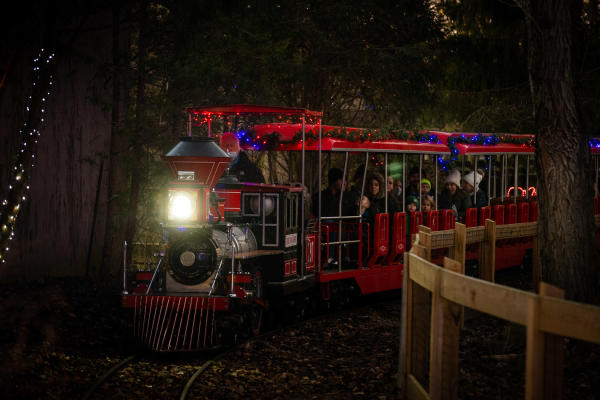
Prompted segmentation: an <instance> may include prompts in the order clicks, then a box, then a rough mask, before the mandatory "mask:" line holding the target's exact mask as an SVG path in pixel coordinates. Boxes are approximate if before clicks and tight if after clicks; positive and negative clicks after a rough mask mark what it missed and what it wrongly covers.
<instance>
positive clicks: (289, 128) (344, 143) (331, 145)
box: [254, 123, 449, 154]
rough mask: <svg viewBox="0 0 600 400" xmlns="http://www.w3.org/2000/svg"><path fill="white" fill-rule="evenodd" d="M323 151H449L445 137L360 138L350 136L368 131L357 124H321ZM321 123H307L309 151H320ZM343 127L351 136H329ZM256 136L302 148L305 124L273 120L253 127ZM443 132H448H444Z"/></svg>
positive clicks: (290, 148)
mask: <svg viewBox="0 0 600 400" xmlns="http://www.w3.org/2000/svg"><path fill="white" fill-rule="evenodd" d="M321 128H322V132H323V135H322V138H321V150H322V151H379V152H407V153H410V152H414V153H435V154H440V153H449V150H448V147H447V146H446V144H445V140H444V139H443V138H442V137H440V138H439V139H440V143H429V142H417V141H411V140H400V139H387V140H372V141H371V140H365V141H360V140H356V139H354V138H352V139H350V137H354V136H357V135H358V133H359V132H360V131H363V132H368V130H367V129H364V128H355V127H343V128H342V127H339V126H331V125H321ZM318 129H319V126H318V125H309V124H307V125H305V131H306V132H307V133H308V134H307V136H306V142H305V147H304V149H305V150H306V151H318V150H319V140H318V139H315V138H314V136H313V135H314V134H317V133H318ZM340 129H343V130H344V132H345V134H346V135H348V137H349V139H344V138H342V137H337V136H336V137H333V136H327V133H328V132H332V131H334V130H340ZM254 130H255V134H256V138H257V139H260V138H261V137H264V136H265V135H270V134H273V133H278V134H279V135H280V136H279V142H280V144H279V147H278V148H277V150H279V151H300V150H302V141H300V140H297V139H298V137H297V135H299V134H301V132H302V124H284V123H273V124H264V125H255V126H254ZM311 132H312V133H311ZM442 135H449V134H447V133H442Z"/></svg>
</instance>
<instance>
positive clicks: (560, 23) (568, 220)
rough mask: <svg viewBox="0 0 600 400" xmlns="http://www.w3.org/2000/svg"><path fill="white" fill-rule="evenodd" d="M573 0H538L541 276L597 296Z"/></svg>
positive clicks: (535, 62) (584, 296) (534, 64)
mask: <svg viewBox="0 0 600 400" xmlns="http://www.w3.org/2000/svg"><path fill="white" fill-rule="evenodd" d="M573 9H576V7H574V8H570V4H569V2H565V1H563V0H532V1H531V8H530V10H531V16H530V19H529V23H530V33H531V36H530V37H531V43H530V48H531V51H530V57H531V58H530V60H529V62H530V65H531V71H532V79H533V89H534V104H535V113H536V119H535V121H536V140H537V146H536V168H537V174H538V189H537V192H538V196H539V202H538V204H539V206H540V210H539V220H540V222H541V223H540V224H539V228H538V230H539V231H538V234H539V237H540V243H543V245H542V246H541V249H540V258H541V263H542V279H543V280H544V281H546V282H548V283H551V284H553V285H556V286H559V287H562V288H564V289H565V290H566V294H567V297H568V298H570V299H575V300H580V301H586V302H597V301H598V300H599V299H598V290H597V288H598V283H599V280H598V278H599V274H598V269H597V267H596V265H597V260H598V258H597V247H596V246H597V245H596V243H595V239H594V220H593V215H594V213H593V193H592V175H593V174H592V170H591V157H590V150H589V144H588V138H587V136H586V135H585V134H584V133H583V132H582V131H581V129H580V125H579V116H578V110H577V106H576V101H575V94H574V81H573V75H572V72H573V71H572V54H571V52H572V49H573V45H572V29H573V24H572V20H571V18H572V17H573V18H579V17H580V16H579V15H574V16H572V15H571V10H573Z"/></svg>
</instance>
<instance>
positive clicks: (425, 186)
mask: <svg viewBox="0 0 600 400" xmlns="http://www.w3.org/2000/svg"><path fill="white" fill-rule="evenodd" d="M421 196H432V197H433V196H434V193H433V191H432V190H431V181H430V180H429V179H427V178H423V179H421Z"/></svg>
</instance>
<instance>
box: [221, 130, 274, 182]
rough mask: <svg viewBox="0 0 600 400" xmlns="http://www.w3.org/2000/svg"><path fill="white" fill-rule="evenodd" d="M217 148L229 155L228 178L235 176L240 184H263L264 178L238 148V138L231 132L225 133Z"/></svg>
mask: <svg viewBox="0 0 600 400" xmlns="http://www.w3.org/2000/svg"><path fill="white" fill-rule="evenodd" d="M219 146H221V148H222V149H223V150H224V151H225V152H226V153H227V154H229V157H230V158H231V162H230V163H229V176H235V177H236V178H238V180H239V181H240V182H254V183H265V177H264V175H263V173H262V171H261V170H260V168H258V167H257V166H256V165H255V164H254V163H253V162H252V161H250V159H249V158H248V155H247V154H246V152H244V151H242V149H241V148H240V141H239V140H238V137H237V136H236V135H235V134H234V133H231V132H225V133H223V134H222V135H221V139H219Z"/></svg>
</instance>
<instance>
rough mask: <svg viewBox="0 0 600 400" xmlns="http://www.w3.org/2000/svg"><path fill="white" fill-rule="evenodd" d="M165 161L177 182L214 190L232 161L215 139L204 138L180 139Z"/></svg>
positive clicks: (189, 137) (188, 137) (190, 137)
mask: <svg viewBox="0 0 600 400" xmlns="http://www.w3.org/2000/svg"><path fill="white" fill-rule="evenodd" d="M163 159H164V160H165V162H166V163H167V165H168V166H169V170H170V171H171V176H172V177H173V179H174V180H175V181H177V182H181V183H183V182H185V183H195V184H199V185H202V186H204V187H206V188H207V189H212V188H213V187H214V186H215V184H216V183H217V180H219V178H220V177H221V175H222V174H223V172H224V171H225V170H226V169H227V166H228V165H229V162H230V161H231V160H230V158H229V156H228V154H227V153H226V152H224V151H223V149H221V147H219V145H218V144H217V143H216V141H215V139H214V138H212V137H204V136H186V137H182V138H180V141H179V143H177V145H175V147H173V148H172V149H171V150H170V151H169V152H168V153H167V154H166V155H165V156H164V157H163Z"/></svg>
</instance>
